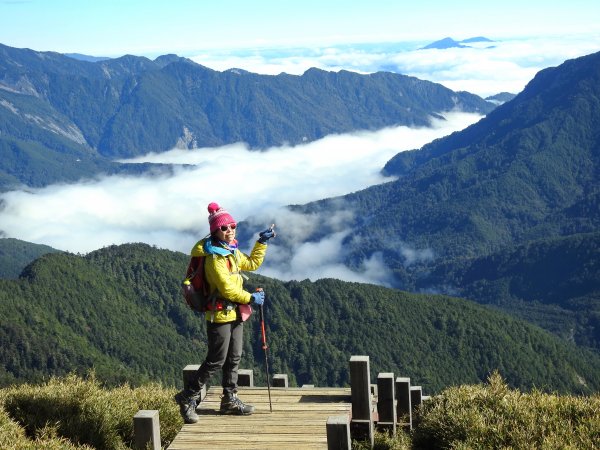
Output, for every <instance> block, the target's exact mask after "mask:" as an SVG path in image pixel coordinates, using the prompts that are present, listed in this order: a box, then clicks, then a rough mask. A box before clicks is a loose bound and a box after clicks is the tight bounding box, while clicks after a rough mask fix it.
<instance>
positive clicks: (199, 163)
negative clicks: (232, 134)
mask: <svg viewBox="0 0 600 450" xmlns="http://www.w3.org/2000/svg"><path fill="white" fill-rule="evenodd" d="M480 118H481V116H478V115H476V114H465V113H460V112H455V113H449V114H447V115H446V120H436V119H433V120H432V122H431V127H422V128H408V127H394V128H387V129H383V130H380V131H377V132H357V133H350V134H340V135H331V136H327V137H325V138H323V139H320V140H318V141H315V142H311V143H307V144H304V145H299V146H295V147H274V148H270V149H267V150H265V151H250V150H249V149H248V148H247V146H246V145H244V144H235V145H229V146H224V147H218V148H201V149H195V150H181V149H173V150H171V151H169V152H165V153H160V154H148V155H146V156H144V157H140V158H136V159H132V160H128V162H134V163H135V162H138V163H140V162H154V163H167V164H175V165H177V166H176V169H175V170H174V172H173V173H171V174H163V175H153V176H135V177H134V176H107V177H102V178H98V179H95V180H88V181H86V182H81V183H76V184H60V185H52V186H49V187H46V188H43V189H27V190H20V191H12V192H7V193H4V194H2V195H0V202H1V203H2V205H3V207H2V214H0V230H2V232H3V233H4V236H7V237H14V238H18V239H22V240H25V241H29V242H34V243H40V244H46V245H50V246H52V247H54V248H57V249H61V250H67V251H71V252H76V253H87V252H89V251H92V250H96V249H98V248H102V247H104V246H108V245H111V244H121V243H126V242H145V243H147V244H151V245H156V246H157V247H160V248H168V249H171V250H176V251H182V252H185V253H187V252H189V250H190V249H191V247H192V246H193V244H194V243H195V242H196V241H197V240H198V239H200V238H202V237H203V236H205V235H206V234H207V233H208V222H207V216H208V212H207V209H206V207H207V205H208V204H209V203H210V202H213V201H216V202H218V203H219V204H220V205H221V206H223V207H225V208H226V209H227V210H228V211H229V212H230V213H231V214H232V215H233V216H234V218H235V219H236V220H238V221H247V224H246V226H247V227H253V229H255V230H254V231H256V233H258V232H259V231H261V230H262V229H264V228H266V227H267V226H268V225H270V220H271V219H272V218H275V221H276V226H277V232H278V233H279V234H280V235H286V237H287V239H286V241H288V242H289V241H292V243H293V244H292V248H291V249H290V248H286V249H285V250H283V249H281V250H279V251H278V249H277V238H276V239H275V240H273V241H272V245H270V251H269V258H268V261H267V262H266V263H265V264H264V266H263V268H262V269H261V273H263V274H264V275H268V276H273V277H276V278H279V279H306V278H309V279H316V278H321V277H324V276H328V277H334V278H340V279H344V280H352V281H365V282H366V281H370V282H383V280H384V279H386V278H387V277H386V274H385V273H384V272H383V271H382V270H381V269H382V268H383V263H382V262H381V261H380V260H379V259H378V257H377V256H375V257H373V258H372V259H371V260H369V261H365V262H364V267H363V268H362V269H361V270H360V271H358V272H357V271H351V270H349V269H347V268H345V267H344V266H343V264H342V263H341V261H342V258H343V254H342V253H341V252H340V251H339V248H340V242H341V240H342V239H343V238H344V237H345V236H346V234H345V233H347V232H348V230H346V229H345V228H344V217H341V216H339V215H337V216H335V217H333V216H332V217H331V218H330V220H331V221H337V223H336V224H335V226H334V227H332V229H333V230H334V231H333V232H332V234H331V235H328V236H326V237H324V238H323V239H322V240H321V241H320V242H316V243H315V242H312V243H306V242H304V238H305V237H306V236H307V235H308V234H310V232H311V231H312V230H313V228H314V227H315V226H318V223H315V222H314V221H313V220H312V219H311V217H310V216H301V215H299V214H295V213H291V212H290V211H288V210H287V209H286V208H285V206H287V205H290V204H305V203H308V202H311V201H315V200H320V199H323V198H329V197H335V196H340V195H343V194H347V193H350V192H354V191H357V190H360V189H364V188H366V187H368V186H372V185H375V184H378V183H382V182H385V181H388V180H389V178H385V177H383V176H382V175H381V173H380V171H381V169H382V168H383V166H384V165H385V163H386V162H387V161H388V160H389V159H390V158H391V157H392V156H394V155H395V154H397V153H398V152H401V151H404V150H410V149H415V148H420V147H421V146H423V145H424V144H426V143H428V142H431V141H432V140H434V139H436V138H439V137H442V136H445V135H448V134H450V133H452V132H453V131H457V130H461V129H464V128H465V127H466V126H468V125H470V124H472V123H474V122H476V121H477V120H479V119H480ZM183 164H185V165H186V166H185V167H183V166H180V165H183ZM348 213H350V212H348ZM263 218H264V220H263ZM330 225H331V224H330ZM256 233H254V235H255V236H254V238H253V239H255V238H256ZM251 245H252V242H246V243H241V246H242V249H243V250H249V249H250V248H251ZM409 251H410V249H409ZM311 255H312V256H311ZM315 255H318V258H315Z"/></svg>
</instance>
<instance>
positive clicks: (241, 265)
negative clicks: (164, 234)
mask: <svg viewBox="0 0 600 450" xmlns="http://www.w3.org/2000/svg"><path fill="white" fill-rule="evenodd" d="M207 241H208V242H207ZM266 253H267V244H261V243H260V242H258V241H256V244H254V248H253V249H252V251H251V252H250V255H246V254H245V253H242V252H241V251H240V250H239V249H237V248H236V249H235V250H233V251H230V250H228V249H226V248H225V247H222V246H218V247H214V246H213V245H212V243H211V242H210V237H208V238H205V239H202V240H200V241H198V242H197V243H196V245H194V247H193V248H192V252H191V256H205V257H206V259H205V262H204V270H205V274H206V281H207V283H208V285H209V287H210V292H211V293H212V292H214V291H215V290H217V291H219V294H218V298H222V299H226V300H229V301H231V302H234V303H242V304H248V303H250V300H251V299H252V294H250V292H247V291H245V290H244V287H243V283H244V280H243V278H242V277H243V275H242V273H241V271H242V270H244V271H254V270H256V269H258V268H259V267H260V265H261V264H262V262H263V260H264V259H265V254H266ZM227 260H229V267H228V265H227ZM230 267H231V270H230ZM213 313H214V317H213ZM237 315H238V310H237V308H235V309H232V310H226V309H223V310H221V311H207V312H206V320H213V321H214V322H216V323H226V322H233V321H234V320H236V319H237Z"/></svg>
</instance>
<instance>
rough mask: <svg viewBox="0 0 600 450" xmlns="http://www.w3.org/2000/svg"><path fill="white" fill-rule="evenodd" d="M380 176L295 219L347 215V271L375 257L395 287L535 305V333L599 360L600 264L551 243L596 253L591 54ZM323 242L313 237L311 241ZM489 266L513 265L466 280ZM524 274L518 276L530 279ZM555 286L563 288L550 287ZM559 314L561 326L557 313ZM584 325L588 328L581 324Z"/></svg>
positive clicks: (595, 95)
mask: <svg viewBox="0 0 600 450" xmlns="http://www.w3.org/2000/svg"><path fill="white" fill-rule="evenodd" d="M384 172H385V173H386V174H388V175H396V176H398V179H397V180H396V181H394V182H390V183H387V184H384V185H380V186H374V187H371V188H368V189H366V190H363V191H361V192H357V193H353V194H350V195H346V196H344V197H341V198H336V199H330V200H324V201H321V202H316V203H314V204H310V205H305V206H302V207H295V208H294V209H296V210H299V211H303V212H309V211H310V212H311V214H315V213H318V212H322V213H323V214H325V215H327V216H331V215H332V214H335V213H336V212H338V211H340V212H341V211H343V212H344V214H345V217H348V216H349V212H352V213H353V215H354V219H347V220H346V227H347V229H349V230H351V232H350V233H349V237H348V238H347V240H346V242H344V246H345V248H344V250H345V251H346V252H347V253H346V255H347V256H346V261H347V263H348V264H349V265H351V266H353V267H360V265H361V263H362V261H363V260H364V259H365V258H369V257H370V256H372V255H373V254H375V253H377V252H380V253H381V254H382V255H383V258H384V261H385V263H386V265H387V266H388V267H389V268H390V270H391V271H392V273H393V278H392V279H390V280H389V282H390V284H391V285H393V286H397V287H400V288H402V289H407V290H413V291H418V290H424V291H427V292H440V293H444V292H445V293H452V294H460V295H465V296H469V298H471V299H473V300H476V301H478V302H482V303H490V304H496V305H500V306H504V307H506V309H507V310H512V311H513V312H514V313H515V314H520V313H521V309H522V308H521V307H518V308H516V307H515V305H514V304H513V303H511V302H513V301H525V302H536V304H535V308H533V309H534V310H535V311H537V312H536V313H535V314H533V315H532V314H530V317H531V318H532V320H534V322H536V323H544V324H545V326H547V327H548V329H551V330H553V331H558V330H560V331H559V334H561V335H569V336H570V337H571V338H573V337H575V338H576V340H577V341H578V342H580V343H581V344H583V345H592V346H594V348H596V349H599V347H598V335H599V329H598V322H597V320H595V319H593V318H594V317H596V314H597V312H596V311H597V309H596V308H595V306H594V305H595V300H596V299H597V298H598V297H597V293H598V291H600V277H598V276H597V261H598V258H597V253H594V254H593V255H590V254H587V253H585V252H583V251H579V252H576V253H575V257H576V260H573V258H572V257H571V256H572V254H570V253H569V252H570V251H571V249H570V248H569V247H570V244H569V243H567V242H566V241H564V242H562V244H560V243H559V240H560V239H561V238H563V237H569V236H570V237H572V238H573V241H571V242H575V241H579V240H582V241H586V242H587V241H589V245H593V247H592V248H597V244H596V242H597V238H595V237H593V236H594V235H595V234H596V233H598V232H599V231H600V208H599V207H598V205H599V200H600V183H599V180H600V53H595V54H592V55H589V56H585V57H582V58H578V59H575V60H571V61H567V62H565V63H564V64H562V65H561V66H559V67H556V68H551V69H546V70H543V71H541V72H540V73H539V74H538V75H537V76H536V77H535V78H534V80H532V81H531V82H530V83H529V84H528V86H527V87H526V88H525V89H524V91H523V92H522V93H521V94H519V95H518V96H517V97H515V98H514V99H513V100H511V101H509V102H507V103H505V104H503V105H502V106H499V107H498V108H497V109H496V110H494V111H492V112H491V113H490V114H488V116H487V117H486V118H484V119H482V120H481V121H479V122H478V123H476V124H474V125H472V126H470V127H468V128H467V129H465V130H463V131H461V132H457V133H453V134H452V135H450V136H448V137H446V138H443V139H439V140H436V141H434V142H432V143H430V144H428V145H426V146H424V147H423V148H422V149H420V150H414V151H409V152H404V153H400V154H398V155H396V156H395V157H394V158H393V159H392V160H390V161H389V163H388V164H387V165H386V167H385V170H384ZM315 220H319V219H318V215H317V216H315ZM330 231H332V230H328V229H325V228H324V227H320V229H319V230H318V231H317V232H316V233H315V234H314V235H313V236H310V237H309V239H319V238H320V237H321V236H322V235H324V234H325V233H327V232H330ZM544 241H547V242H546V243H544ZM280 242H281V241H280ZM551 242H554V243H555V244H557V245H559V244H560V245H559V247H558V248H559V249H560V251H559V252H554V251H552V252H550V249H549V248H547V247H548V246H549V245H554V244H550V243H551ZM530 243H531V244H530ZM530 245H531V247H528V246H530ZM563 245H564V246H563ZM587 245H588V244H585V245H584V246H583V248H585V247H586V246H587ZM534 247H535V248H538V250H539V251H540V252H541V254H544V253H545V252H546V251H548V252H550V253H548V255H547V257H548V258H552V263H553V264H554V266H553V267H552V271H551V272H550V271H548V270H546V269H547V264H545V256H544V257H542V256H541V255H537V256H536V255H535V254H533V253H528V252H527V251H524V250H523V248H525V249H527V248H534ZM561 252H565V253H564V254H563V253H561ZM407 254H408V255H414V254H417V255H419V254H420V255H422V257H421V258H416V259H415V258H412V259H411V258H410V257H407ZM486 258H488V259H487V260H486ZM498 258H512V259H510V260H509V264H508V266H506V265H505V266H504V267H503V266H498V265H497V266H492V268H491V269H490V270H487V272H485V273H482V274H481V278H479V279H478V278H476V277H471V278H469V277H468V276H467V273H466V272H465V273H464V274H463V272H464V271H469V272H468V273H472V274H473V273H477V272H478V271H479V270H480V264H483V265H485V264H488V266H489V264H490V261H495V260H497V259H498ZM520 258H528V259H527V260H522V259H520ZM594 261H595V262H594ZM586 264H587V265H590V264H591V265H592V266H593V268H592V269H590V270H591V271H590V272H589V273H586V272H583V273H582V277H583V278H585V282H583V283H581V280H580V279H578V277H577V276H574V275H573V276H569V275H566V274H572V267H573V265H575V266H576V267H582V268H583V267H584V266H585V265H586ZM521 266H526V267H527V272H526V273H527V278H526V277H525V275H524V273H521V270H522V268H521ZM505 269H506V270H505ZM507 270H508V271H507ZM556 274H560V277H557V275H556ZM498 278H503V280H502V282H500V281H498ZM558 280H560V281H562V282H564V285H561V286H560V287H559V286H557V285H556V284H555V282H556V281H558ZM544 283H545V284H546V285H547V286H546V287H545V288H543V289H540V286H543V285H544ZM494 285H495V286H496V288H492V286H494ZM482 286H485V288H484V287H482ZM546 296H547V297H546ZM577 299H578V300H577ZM540 305H541V306H540ZM586 305H587V306H586ZM531 306H532V307H533V306H534V305H533V304H532V305H531ZM557 308H559V309H558V310H557ZM565 308H566V309H568V311H569V314H568V316H569V317H571V319H570V321H569V322H568V323H569V325H567V323H566V322H565V321H564V320H563V317H561V314H558V313H557V311H560V310H564V309H565ZM528 309H529V313H531V312H532V310H533V309H532V308H529V307H528ZM529 313H528V314H529ZM523 314H525V313H523ZM536 314H539V315H540V317H539V318H535V317H534V315H536ZM586 315H589V317H590V318H591V319H590V320H587V319H586V320H585V321H582V320H583V319H580V318H582V317H584V316H586ZM575 316H576V317H575ZM570 324H574V329H573V330H571V329H570V328H571V327H570ZM565 331H566V332H565Z"/></svg>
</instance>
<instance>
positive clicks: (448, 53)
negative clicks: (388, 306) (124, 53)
mask: <svg viewBox="0 0 600 450" xmlns="http://www.w3.org/2000/svg"><path fill="white" fill-rule="evenodd" d="M466 37H468V36H465V37H455V39H456V40H460V39H461V38H462V39H464V38H466ZM486 37H488V38H490V39H493V40H494V36H486ZM429 43H430V42H399V43H397V44H392V43H386V44H360V45H349V44H348V45H343V46H342V45H340V46H331V47H321V48H319V47H315V48H310V49H307V48H292V49H289V48H279V49H278V48H262V49H261V48H257V49H254V50H244V51H227V50H224V51H223V52H217V51H211V52H210V53H201V54H197V53H196V54H192V56H190V59H192V60H194V61H195V62H197V63H199V64H202V65H204V66H207V67H210V68H212V69H215V70H220V71H223V70H227V69H230V68H240V69H244V70H247V71H249V72H255V73H262V74H269V75H277V74H279V73H282V72H285V73H288V74H293V75H301V74H302V73H304V72H305V71H306V70H307V69H309V68H311V67H317V68H320V69H323V70H330V71H339V70H341V69H346V70H352V71H356V72H360V73H373V72H377V71H392V72H397V73H402V74H404V75H410V76H414V77H417V78H420V79H422V80H429V81H433V82H436V83H441V84H443V85H444V86H446V87H448V88H450V89H452V90H454V91H468V92H471V93H474V94H477V95H480V96H482V97H487V96H490V95H493V94H497V93H499V92H512V93H513V94H517V93H519V92H520V91H522V90H523V88H524V87H525V85H526V84H527V83H528V82H529V81H530V80H531V79H532V78H533V77H534V76H535V74H536V73H537V72H539V71H540V70H542V69H545V68H547V67H550V66H557V65H559V64H561V63H562V62H564V61H565V60H567V59H571V58H576V57H579V56H584V55H588V54H591V53H595V52H597V51H600V33H598V32H595V33H589V32H588V33H586V34H579V35H570V36H552V37H538V38H511V39H508V38H505V39H501V40H495V41H494V42H491V43H485V44H483V45H482V44H481V43H477V44H467V45H471V46H472V48H450V49H445V50H436V49H431V50H419V48H422V47H424V46H425V45H427V44H429Z"/></svg>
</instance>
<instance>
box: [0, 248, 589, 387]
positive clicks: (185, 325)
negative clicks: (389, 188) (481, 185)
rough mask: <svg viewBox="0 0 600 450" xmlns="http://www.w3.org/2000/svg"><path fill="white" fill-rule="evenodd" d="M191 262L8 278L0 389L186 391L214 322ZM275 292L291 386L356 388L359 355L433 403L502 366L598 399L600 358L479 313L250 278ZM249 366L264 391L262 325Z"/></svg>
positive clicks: (98, 259) (278, 334)
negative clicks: (93, 381) (353, 378)
mask: <svg viewBox="0 0 600 450" xmlns="http://www.w3.org/2000/svg"><path fill="white" fill-rule="evenodd" d="M187 260H188V257H187V256H186V255H184V254H182V253H177V252H172V251H168V250H160V249H157V248H154V247H150V246H148V245H145V244H127V245H120V246H111V247H107V248H104V249H101V250H97V251H95V252H92V253H90V254H88V255H87V256H80V255H73V254H68V253H52V254H47V255H44V256H42V257H41V258H39V259H37V260H36V261H34V262H33V263H32V264H30V265H29V266H28V267H27V268H26V269H25V270H24V271H23V273H22V275H21V277H20V278H19V279H18V280H0V313H1V316H2V317H3V320H2V322H1V323H0V342H1V344H2V345H0V356H1V357H0V361H2V366H1V367H0V380H1V383H2V384H3V385H5V384H7V383H14V382H22V381H39V380H41V379H42V378H45V377H48V376H50V375H62V374H65V373H67V372H70V371H76V372H78V373H85V372H86V371H87V370H88V369H90V368H94V370H95V372H96V375H97V376H98V378H99V379H101V380H103V381H105V382H107V383H109V384H114V383H121V382H123V381H128V382H130V383H133V384H137V383H141V382H146V381H148V380H154V381H159V380H160V381H162V382H164V383H167V384H169V385H177V384H179V383H180V379H181V369H182V368H183V367H184V366H185V365H187V364H194V363H199V362H200V361H201V360H202V358H203V355H204V351H205V344H204V336H205V334H204V333H205V332H204V326H205V325H204V319H203V318H201V317H198V316H196V315H194V314H193V313H192V312H191V311H190V310H189V309H187V307H186V306H185V305H184V301H183V299H182V297H181V294H180V291H179V289H180V280H181V277H182V274H183V272H184V271H185V267H186V264H187ZM258 286H261V287H263V288H264V289H265V292H266V294H267V302H266V306H265V316H266V323H267V333H268V337H269V347H270V351H269V354H270V359H271V361H270V365H271V370H272V371H274V372H281V373H288V374H289V375H290V379H291V381H292V383H298V384H305V383H312V384H316V385H318V386H337V385H344V384H347V383H348V382H349V379H348V371H347V364H348V360H349V357H350V356H351V355H353V354H366V355H369V356H370V357H371V368H372V371H373V376H376V373H377V372H380V371H393V372H395V373H397V374H398V375H402V376H410V377H411V378H412V379H413V380H415V381H416V382H417V380H418V383H420V384H422V385H423V386H424V389H425V390H426V392H429V393H433V392H435V391H437V390H439V389H441V388H443V387H445V386H450V385H456V384H461V383H469V382H479V381H481V380H484V379H486V377H487V376H488V375H489V373H490V372H492V371H493V370H495V369H498V370H499V371H500V373H501V374H502V376H504V377H505V378H506V380H507V382H508V383H509V384H511V385H513V386H518V387H521V388H530V387H533V386H537V387H540V388H542V389H549V390H558V391H561V392H580V393H587V392H593V391H597V390H598V388H600V356H599V355H597V354H594V353H592V352H589V351H585V350H582V349H579V348H577V347H576V346H574V345H573V344H570V343H567V342H563V341H561V340H560V339H559V338H557V337H555V336H553V335H551V334H550V333H547V332H545V331H543V330H541V329H540V328H537V327H534V326H531V325H529V324H527V323H526V322H523V321H519V320H515V319H513V318H510V317H509V316H507V315H505V314H502V313H499V312H495V311H493V310H491V309H487V308H485V307H482V306H479V305H476V304H474V303H472V302H468V301H465V300H460V299H456V298H451V297H445V296H439V295H415V294H409V293H406V292H401V291H397V290H394V289H388V288H384V287H379V286H374V285H369V284H360V283H348V282H343V281H339V280H333V279H324V280H319V281H317V282H314V283H313V282H310V281H308V280H305V281H290V282H285V283H284V282H281V281H277V280H274V279H269V278H265V277H263V276H260V275H258V274H250V280H249V282H248V284H247V288H248V289H249V290H253V289H254V288H255V287H258ZM245 333H246V334H247V335H246V338H247V339H246V342H245V348H244V352H245V356H244V358H243V366H244V367H246V368H253V369H254V375H255V379H257V380H258V381H261V382H262V377H263V376H264V375H263V373H264V371H263V368H262V364H263V361H264V353H263V350H262V346H261V342H260V330H259V323H258V320H257V318H256V314H255V315H254V317H253V318H251V320H250V322H248V326H247V327H246V328H245Z"/></svg>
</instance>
